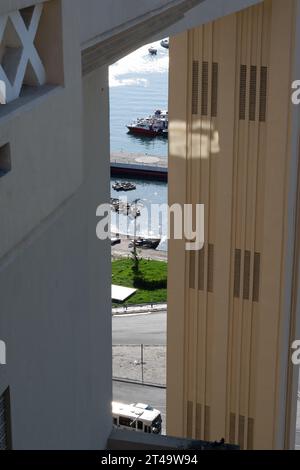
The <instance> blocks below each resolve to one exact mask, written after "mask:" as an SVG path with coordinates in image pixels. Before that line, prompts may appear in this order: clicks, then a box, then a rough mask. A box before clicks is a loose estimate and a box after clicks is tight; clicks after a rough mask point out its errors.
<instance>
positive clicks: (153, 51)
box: [148, 46, 157, 55]
mask: <svg viewBox="0 0 300 470" xmlns="http://www.w3.org/2000/svg"><path fill="white" fill-rule="evenodd" d="M148 51H149V54H150V55H157V49H155V47H153V46H151V47H149V49H148Z"/></svg>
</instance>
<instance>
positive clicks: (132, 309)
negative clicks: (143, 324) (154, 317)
mask: <svg viewBox="0 0 300 470" xmlns="http://www.w3.org/2000/svg"><path fill="white" fill-rule="evenodd" d="M166 310H167V304H149V305H130V306H127V307H126V306H124V307H116V308H113V309H112V314H113V315H134V314H139V313H145V314H146V313H156V312H165V311H166Z"/></svg>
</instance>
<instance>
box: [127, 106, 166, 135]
mask: <svg viewBox="0 0 300 470" xmlns="http://www.w3.org/2000/svg"><path fill="white" fill-rule="evenodd" d="M168 126H169V115H168V111H161V110H160V109H158V110H156V111H155V113H154V114H153V115H152V116H149V117H147V118H138V119H137V120H136V121H134V122H133V123H131V124H129V125H127V129H128V131H129V133H131V134H137V135H144V136H148V137H156V136H160V135H162V134H163V131H164V130H165V129H168Z"/></svg>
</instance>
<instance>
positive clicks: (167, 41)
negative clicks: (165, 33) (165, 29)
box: [160, 39, 170, 49]
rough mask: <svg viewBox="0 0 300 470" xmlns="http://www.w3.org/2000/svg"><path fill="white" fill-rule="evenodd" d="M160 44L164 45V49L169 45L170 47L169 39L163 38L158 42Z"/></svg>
mask: <svg viewBox="0 0 300 470" xmlns="http://www.w3.org/2000/svg"><path fill="white" fill-rule="evenodd" d="M160 45H161V47H164V48H165V49H169V47H170V43H169V39H163V40H162V41H161V42H160Z"/></svg>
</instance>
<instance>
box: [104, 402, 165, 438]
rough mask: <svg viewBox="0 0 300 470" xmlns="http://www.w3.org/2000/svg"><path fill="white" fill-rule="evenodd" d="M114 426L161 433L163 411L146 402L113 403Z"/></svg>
mask: <svg viewBox="0 0 300 470" xmlns="http://www.w3.org/2000/svg"><path fill="white" fill-rule="evenodd" d="M112 414H113V424H114V427H116V428H120V429H131V430H132V431H137V432H146V433H149V434H151V433H152V434H161V423H162V419H161V413H160V411H159V410H155V409H154V408H152V406H150V405H145V404H144V403H133V404H131V405H125V404H123V403H117V402H113V403H112Z"/></svg>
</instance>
